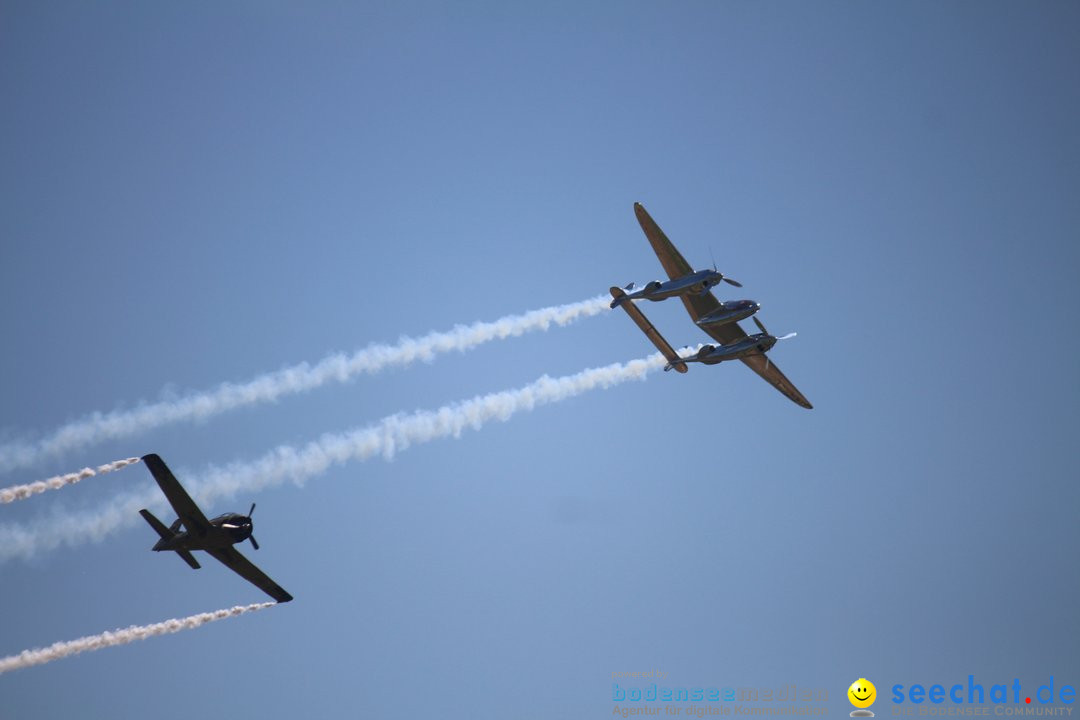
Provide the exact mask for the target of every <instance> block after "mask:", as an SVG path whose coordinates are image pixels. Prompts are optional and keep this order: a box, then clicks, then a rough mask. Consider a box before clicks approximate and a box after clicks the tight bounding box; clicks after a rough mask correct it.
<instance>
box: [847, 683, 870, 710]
mask: <svg viewBox="0 0 1080 720" xmlns="http://www.w3.org/2000/svg"><path fill="white" fill-rule="evenodd" d="M847 696H848V700H850V701H851V704H852V705H854V706H855V707H857V708H868V707H870V706H871V705H873V704H874V700H876V699H877V688H875V687H874V683H872V682H870V681H869V680H867V679H866V678H859V679H858V680H856V681H855V682H853V683H851V687H849V688H848V689H847Z"/></svg>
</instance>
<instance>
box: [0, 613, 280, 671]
mask: <svg viewBox="0 0 1080 720" xmlns="http://www.w3.org/2000/svg"><path fill="white" fill-rule="evenodd" d="M271 605H277V603H272V602H264V603H256V604H254V605H237V606H236V607H232V608H228V609H225V610H215V611H214V612H207V613H199V614H198V615H189V616H188V617H185V618H176V619H174V620H166V621H165V622H159V623H154V624H153V625H132V626H131V627H128V628H124V629H123V630H113V631H111V632H103V633H101V634H100V635H90V636H89V637H84V638H79V639H78V640H71V641H69V642H58V643H53V644H52V645H50V646H49V647H47V648H41V649H38V650H23V651H22V652H21V653H19V654H18V655H11V656H9V657H6V658H0V673H5V672H8V671H10V670H19V669H21V668H25V667H30V666H31V665H41V664H42V663H47V662H52V661H53V660H60V659H62V658H66V657H70V656H72V655H78V654H79V653H84V652H90V651H92V650H100V649H102V648H107V647H113V646H114V645H127V644H128V643H131V642H135V641H136V640H145V639H146V638H148V637H154V636H155V635H167V634H169V633H175V632H180V631H181V630H193V629H195V628H197V627H202V626H203V625H205V624H206V623H210V622H214V621H216V620H224V619H225V618H230V617H236V616H237V615H243V614H244V613H248V612H254V611H255V610H262V609H263V608H268V607H270V606H271Z"/></svg>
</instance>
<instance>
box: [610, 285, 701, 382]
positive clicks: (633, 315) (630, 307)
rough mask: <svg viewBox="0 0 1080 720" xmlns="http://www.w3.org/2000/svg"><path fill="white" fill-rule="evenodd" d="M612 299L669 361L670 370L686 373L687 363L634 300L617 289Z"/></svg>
mask: <svg viewBox="0 0 1080 720" xmlns="http://www.w3.org/2000/svg"><path fill="white" fill-rule="evenodd" d="M611 297H613V298H614V301H613V304H614V303H618V307H621V308H622V309H623V310H625V311H626V314H627V315H629V316H630V319H631V320H633V321H634V324H635V325H637V326H638V327H639V328H640V329H641V332H643V333H645V337H647V338H649V340H650V341H651V342H652V344H653V345H655V346H656V349H657V350H659V351H660V353H661V354H662V355H663V356H664V358H666V359H667V361H668V365H669V367H670V368H674V369H675V370H678V371H679V372H681V373H684V372H686V363H685V362H683V359H682V358H681V357H679V355H678V353H676V352H675V349H674V348H672V347H671V344H670V343H668V341H667V340H665V339H664V336H663V335H661V334H660V331H659V330H657V329H656V327H655V326H654V325H653V324H652V323H651V322H649V319H648V318H647V317H645V314H644V313H642V312H641V309H640V308H638V306H637V305H635V304H634V302H633V301H632V300H628V299H626V293H624V292H623V291H622V290H620V289H619V288H617V287H613V288H611Z"/></svg>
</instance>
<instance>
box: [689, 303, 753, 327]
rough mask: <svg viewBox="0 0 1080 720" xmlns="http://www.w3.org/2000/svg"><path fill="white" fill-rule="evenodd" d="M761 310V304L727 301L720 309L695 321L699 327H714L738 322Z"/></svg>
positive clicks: (721, 304)
mask: <svg viewBox="0 0 1080 720" xmlns="http://www.w3.org/2000/svg"><path fill="white" fill-rule="evenodd" d="M760 309H761V304H760V303H756V302H754V301H753V300H727V301H725V302H722V303H720V307H719V308H717V309H716V310H713V311H712V312H711V313H709V314H708V315H706V316H704V317H702V318H701V319H700V320H698V321H697V324H698V326H699V327H703V328H705V327H716V326H718V325H727V324H728V323H733V322H739V321H740V320H745V319H746V318H748V317H750V316H751V315H753V314H754V313H756V312H757V311H758V310H760Z"/></svg>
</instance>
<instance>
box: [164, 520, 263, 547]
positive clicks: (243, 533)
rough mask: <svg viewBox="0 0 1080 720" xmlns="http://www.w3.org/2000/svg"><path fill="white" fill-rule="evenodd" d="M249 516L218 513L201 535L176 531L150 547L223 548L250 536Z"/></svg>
mask: <svg viewBox="0 0 1080 720" xmlns="http://www.w3.org/2000/svg"><path fill="white" fill-rule="evenodd" d="M251 529H252V528H251V518H250V517H248V516H246V515H240V514H238V513H226V514H225V515H219V516H218V517H216V518H214V519H213V520H211V521H210V528H209V529H208V530H207V531H206V532H205V533H204V534H202V535H198V534H195V533H190V532H187V531H186V530H185V531H183V532H177V533H176V534H175V535H173V536H172V537H169V538H161V539H160V540H158V541H157V544H155V545H154V547H153V548H152V549H153V550H157V551H158V552H161V551H164V550H206V549H208V548H224V547H229V546H230V545H236V544H237V543H241V542H244V541H245V540H247V539H248V538H249V537H251Z"/></svg>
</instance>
